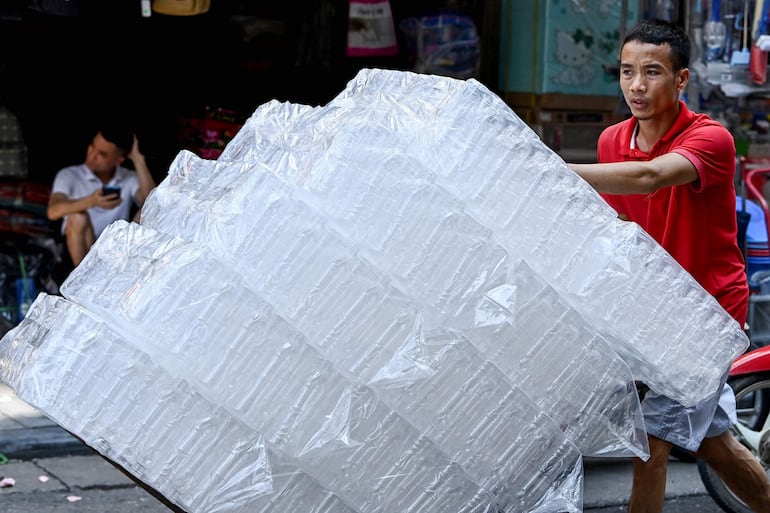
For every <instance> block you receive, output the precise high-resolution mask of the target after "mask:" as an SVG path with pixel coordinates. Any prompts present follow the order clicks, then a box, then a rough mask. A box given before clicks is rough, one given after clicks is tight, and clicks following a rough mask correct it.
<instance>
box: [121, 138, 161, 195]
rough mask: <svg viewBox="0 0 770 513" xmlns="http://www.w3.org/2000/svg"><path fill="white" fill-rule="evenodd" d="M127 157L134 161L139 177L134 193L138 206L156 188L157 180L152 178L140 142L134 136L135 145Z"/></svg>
mask: <svg viewBox="0 0 770 513" xmlns="http://www.w3.org/2000/svg"><path fill="white" fill-rule="evenodd" d="M127 157H128V158H129V159H131V162H133V163H134V171H136V177H137V178H138V179H139V189H138V190H137V191H136V194H135V195H134V201H136V204H137V205H138V206H140V207H141V206H142V205H144V200H146V199H147V196H148V195H149V194H150V191H152V190H153V189H154V188H155V180H154V179H153V178H152V173H150V168H149V167H147V162H146V161H145V159H144V154H143V153H142V152H141V151H139V142H138V140H137V139H136V137H134V145H133V146H132V147H131V151H130V152H129V153H128V155H127Z"/></svg>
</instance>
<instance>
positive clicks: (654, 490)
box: [628, 435, 671, 513]
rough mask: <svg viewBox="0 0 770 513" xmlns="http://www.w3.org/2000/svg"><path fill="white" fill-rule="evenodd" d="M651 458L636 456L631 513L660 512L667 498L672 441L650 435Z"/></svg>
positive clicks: (629, 504)
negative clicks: (645, 459) (644, 459)
mask: <svg viewBox="0 0 770 513" xmlns="http://www.w3.org/2000/svg"><path fill="white" fill-rule="evenodd" d="M647 439H648V440H649V443H650V458H649V459H648V460H647V461H643V460H642V459H641V458H634V480H633V486H632V488H631V500H630V501H629V503H628V512H629V513H660V512H661V511H663V501H664V500H665V498H666V471H667V470H668V457H669V455H670V454H671V443H670V442H667V441H665V440H661V439H660V438H656V437H654V436H652V435H648V436H647Z"/></svg>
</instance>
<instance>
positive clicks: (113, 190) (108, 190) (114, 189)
mask: <svg viewBox="0 0 770 513" xmlns="http://www.w3.org/2000/svg"><path fill="white" fill-rule="evenodd" d="M102 194H117V195H118V196H120V187H118V186H117V185H105V186H103V187H102Z"/></svg>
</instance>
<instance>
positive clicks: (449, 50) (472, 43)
mask: <svg viewBox="0 0 770 513" xmlns="http://www.w3.org/2000/svg"><path fill="white" fill-rule="evenodd" d="M399 28H400V29H401V31H402V32H403V33H404V39H405V41H407V44H406V45H405V46H406V47H407V48H408V49H409V53H411V54H413V57H414V59H415V66H414V71H416V72H418V73H429V74H432V75H445V76H449V77H454V78H460V79H467V78H478V76H479V71H480V70H481V43H480V38H479V34H478V31H477V30H476V24H475V23H474V22H473V19H472V18H471V17H470V16H468V15H466V14H462V13H452V12H437V13H434V14H428V15H426V16H423V17H421V18H406V19H404V20H402V21H401V23H400V24H399Z"/></svg>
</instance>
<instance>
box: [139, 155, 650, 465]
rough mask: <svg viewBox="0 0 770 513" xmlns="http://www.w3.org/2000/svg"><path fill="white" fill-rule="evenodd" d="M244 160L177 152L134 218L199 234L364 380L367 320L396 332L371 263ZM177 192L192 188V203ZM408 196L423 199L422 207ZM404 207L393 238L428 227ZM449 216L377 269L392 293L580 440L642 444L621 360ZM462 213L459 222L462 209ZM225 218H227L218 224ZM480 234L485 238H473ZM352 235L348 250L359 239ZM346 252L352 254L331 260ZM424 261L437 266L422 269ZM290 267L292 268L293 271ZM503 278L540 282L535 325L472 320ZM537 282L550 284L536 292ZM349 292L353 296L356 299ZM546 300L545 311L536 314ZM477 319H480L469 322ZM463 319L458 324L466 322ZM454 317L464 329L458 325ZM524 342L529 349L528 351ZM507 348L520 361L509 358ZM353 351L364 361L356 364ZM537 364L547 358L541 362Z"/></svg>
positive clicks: (638, 449)
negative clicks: (407, 219)
mask: <svg viewBox="0 0 770 513" xmlns="http://www.w3.org/2000/svg"><path fill="white" fill-rule="evenodd" d="M247 169H248V168H247V167H246V166H244V165H242V164H235V165H231V164H219V165H217V164H215V163H213V162H211V161H205V160H202V159H199V158H198V157H196V156H194V155H193V154H191V153H189V152H185V153H182V154H180V156H179V157H178V158H177V159H176V160H175V162H174V163H173V164H172V166H171V170H170V176H169V180H167V181H165V182H164V183H162V184H161V185H160V186H159V187H158V188H157V189H156V190H155V191H154V193H153V195H152V197H151V198H149V199H148V201H147V204H146V206H145V210H144V212H143V222H144V224H145V226H150V227H152V228H155V229H157V230H160V231H164V232H169V233H172V234H175V235H178V236H181V237H183V238H186V239H191V240H198V241H200V242H203V243H205V244H207V245H209V246H210V247H211V248H212V250H213V251H214V252H215V253H217V254H218V256H219V257H220V258H222V259H223V260H225V261H227V262H229V264H230V266H231V267H232V268H234V269H239V270H240V273H242V274H243V276H244V278H245V281H246V283H248V284H249V286H250V287H251V288H253V289H254V290H256V291H258V292H259V293H260V294H262V295H263V296H264V297H266V298H270V300H271V301H272V302H273V304H274V305H275V307H276V309H277V310H278V311H279V312H281V313H282V314H283V315H286V316H288V317H289V318H290V319H292V320H293V322H295V324H296V325H297V326H298V327H299V329H300V330H301V331H303V333H306V334H308V333H318V336H317V337H314V338H317V339H318V340H321V341H322V342H321V345H322V346H323V347H322V348H321V350H322V351H323V352H324V353H325V354H327V355H329V358H331V359H333V360H334V361H338V362H341V364H342V365H343V367H347V368H348V369H349V370H350V371H351V372H354V373H356V374H357V375H358V376H359V378H360V379H362V380H363V382H369V380H371V379H372V377H373V374H372V371H373V370H376V369H377V368H378V367H379V365H375V366H372V365H373V364H374V363H376V362H377V361H378V356H380V357H381V356H382V354H383V353H382V349H381V348H382V347H383V346H384V343H383V339H382V338H381V337H380V336H378V335H376V334H377V333H386V334H391V333H398V332H397V331H395V330H394V328H393V326H392V325H383V322H382V320H383V319H390V318H395V317H396V316H395V315H393V314H389V315H383V312H390V311H391V310H392V307H387V308H386V307H384V306H383V304H382V302H380V301H378V300H377V298H378V297H380V294H378V293H375V292H374V291H375V290H377V287H376V285H375V284H376V282H375V278H374V277H376V276H378V275H379V274H380V273H379V271H380V269H375V268H373V267H372V265H371V264H368V263H367V262H366V261H365V260H362V259H360V258H356V257H354V256H352V251H353V249H352V248H355V247H356V246H355V245H353V246H351V247H349V246H350V244H348V243H346V242H344V241H342V240H341V237H342V236H341V235H340V236H338V237H336V236H335V235H334V233H333V231H332V229H331V227H332V226H334V225H331V226H329V224H328V223H326V222H325V219H324V218H323V216H321V215H320V214H318V213H317V212H315V211H314V210H313V209H311V208H310V207H309V206H308V205H305V204H304V203H303V202H302V201H301V199H300V198H301V197H302V196H303V191H301V190H294V189H293V188H291V187H290V186H288V185H287V184H285V183H284V182H282V180H281V179H280V178H279V177H277V176H275V175H274V174H273V173H271V172H269V171H267V170H265V169H264V168H261V167H260V166H254V167H252V168H251V169H250V171H247ZM177 198H179V199H177ZM183 198H187V200H185V199H183ZM190 198H194V199H193V200H192V203H190ZM188 209H189V211H188ZM421 210H422V211H427V210H429V207H423V208H422V209H421ZM245 212H248V215H247V216H246V215H245V214H244V213H245ZM412 213H413V214H414V213H415V211H412ZM440 213H443V211H439V214H440ZM439 214H434V215H432V216H431V217H430V218H433V219H436V224H437V225H438V226H439V227H440V228H443V227H444V226H445V223H443V222H442V221H443V219H442V217H449V218H452V215H451V214H458V213H457V212H450V215H449V216H441V215H439ZM455 217H460V216H459V215H455ZM416 219H418V220H419V221H420V222H419V223H415V222H412V223H409V226H403V227H402V228H403V229H400V230H399V229H398V228H399V227H396V228H391V229H390V230H389V231H390V232H399V233H400V237H401V238H403V239H404V240H406V239H409V238H410V234H411V236H414V231H415V229H418V228H415V229H411V226H416V225H421V226H422V227H424V226H428V227H429V228H430V227H431V226H430V223H429V222H428V219H429V216H428V215H425V216H421V215H417V216H416ZM402 224H403V225H406V224H407V223H402ZM457 224H458V223H455V224H452V225H451V226H454V228H455V229H454V232H453V231H452V230H444V232H443V233H446V234H447V235H448V239H447V240H448V241H449V242H448V243H446V244H445V245H444V246H443V247H439V248H438V249H437V248H436V246H435V245H433V246H431V245H428V244H425V245H423V246H424V247H423V248H420V249H419V250H415V251H414V252H413V255H412V256H411V257H410V258H408V259H407V258H402V259H401V261H402V262H412V263H413V264H410V265H407V264H404V265H401V266H400V267H402V268H403V269H404V270H405V272H398V273H396V272H395V271H396V270H395V269H390V275H389V276H390V278H392V279H393V282H394V283H400V284H401V286H402V287H403V290H406V291H408V292H409V294H406V293H405V295H411V296H414V297H416V298H418V301H419V300H422V302H423V304H422V305H421V306H423V308H421V309H420V311H421V313H422V315H424V316H425V318H426V321H425V324H426V325H427V326H428V327H431V326H453V327H455V328H456V329H458V330H460V331H461V333H460V334H459V335H458V336H457V337H454V338H452V337H447V338H446V340H454V341H455V342H453V343H454V344H456V343H457V342H456V341H457V340H459V339H460V338H467V339H468V340H469V341H470V342H471V343H473V344H475V345H476V346H478V347H480V348H482V353H481V354H482V356H483V357H484V358H489V353H488V351H489V350H490V349H491V348H494V349H495V352H494V355H493V357H492V358H489V359H490V360H491V361H493V362H495V365H497V366H498V367H500V368H501V369H502V370H503V371H504V372H505V373H506V375H508V376H509V377H510V378H511V379H513V380H514V382H516V383H520V384H521V385H522V387H524V388H525V389H526V391H527V392H528V393H529V394H530V396H532V398H533V400H535V401H538V402H539V401H546V399H544V398H540V396H541V395H542V394H543V393H544V392H546V391H549V393H550V394H551V395H550V397H549V399H547V402H548V405H549V406H550V407H549V408H548V409H547V410H546V411H548V412H549V415H550V416H551V417H553V419H554V421H555V422H556V423H557V424H559V425H560V426H563V429H564V431H565V433H567V434H568V435H569V436H570V438H571V439H572V440H573V441H574V442H575V443H576V444H577V445H578V447H580V449H581V451H582V452H583V453H584V454H591V455H619V456H628V455H631V454H637V455H641V456H646V454H647V443H646V436H645V434H644V428H643V421H642V418H641V411H640V410H639V403H638V399H637V396H636V389H635V387H634V385H633V378H632V376H631V372H630V369H629V368H628V366H627V365H626V364H625V363H624V362H623V361H622V360H621V359H620V358H619V357H618V355H617V354H616V353H615V352H614V351H613V350H612V348H611V347H610V346H609V345H608V344H607V343H606V341H604V340H603V339H602V338H601V337H599V336H598V335H597V333H596V332H594V331H592V330H591V329H590V327H589V326H587V324H586V323H585V321H583V320H582V319H581V318H580V317H579V316H578V315H576V314H575V312H574V311H572V310H571V308H570V307H569V306H568V305H567V304H566V303H565V302H563V301H560V300H559V297H558V295H557V294H555V293H554V292H553V290H552V289H550V287H547V286H546V285H545V284H543V283H541V282H540V280H538V279H536V278H535V277H534V276H532V274H533V272H532V270H531V269H530V268H529V267H528V266H526V264H524V263H523V262H518V265H516V266H514V262H510V261H509V260H510V259H509V258H508V255H507V253H506V252H505V251H503V250H500V249H499V247H496V246H495V245H494V243H493V242H492V241H489V240H487V241H483V242H484V243H483V244H482V243H478V244H477V243H476V242H477V240H478V237H477V239H473V240H472V241H471V242H472V244H468V243H463V242H464V239H463V238H462V236H463V235H465V234H466V233H471V234H473V235H476V236H478V234H482V235H483V234H484V232H483V230H476V231H473V230H466V231H463V230H460V229H458V228H457ZM469 224H471V226H473V223H472V220H471V222H470V223H469ZM233 226H237V227H238V228H237V229H233V228H230V227H233ZM426 237H427V235H426ZM412 238H413V240H421V239H419V238H417V237H412ZM402 245H403V244H402ZM485 248H492V250H491V251H485ZM358 249H359V250H358V254H364V253H366V251H365V250H363V249H361V248H358ZM287 255H291V258H293V259H298V260H300V261H302V262H305V264H304V265H302V266H300V268H299V270H297V269H295V266H288V265H286V263H285V260H287ZM346 255H350V256H346ZM442 257H443V258H442ZM351 260H353V261H354V263H347V264H345V262H350V261H351ZM355 262H357V263H355ZM426 262H427V263H430V264H431V265H426V264H425V263H426ZM453 262H459V264H456V265H455V267H453V268H451V269H450V270H445V269H446V267H445V266H448V265H449V264H452V263H453ZM471 264H472V265H471ZM388 267H391V266H388ZM396 267H399V266H396ZM356 268H357V269H356ZM420 268H422V269H424V271H423V272H422V273H419V272H415V273H411V272H410V271H411V270H412V269H420ZM348 269H356V270H355V272H354V275H353V276H354V277H355V280H356V281H359V282H360V281H361V278H362V277H364V278H365V279H364V281H363V284H358V285H356V286H355V287H353V289H357V290H362V291H366V294H365V295H364V294H358V293H357V294H351V293H350V292H345V293H342V294H340V293H339V291H340V290H342V289H343V288H344V285H347V284H348V283H350V278H349V277H348V276H346V275H345V273H347V274H349V273H350V271H349V270H348ZM431 269H432V270H433V271H434V273H435V274H436V275H437V276H432V275H431V274H430V272H429V271H430V270H431ZM440 270H444V272H440ZM300 271H301V273H302V274H301V276H300V275H298V274H296V273H297V272H300ZM332 272H333V273H334V274H333V275H332ZM386 274H387V273H386ZM416 276H422V277H423V279H417V278H416ZM436 284H437V285H436ZM503 284H507V285H508V286H509V287H516V288H518V297H519V299H520V301H521V302H522V304H523V303H525V302H526V300H528V299H529V298H531V297H535V296H537V295H542V296H543V298H542V299H541V300H544V301H545V303H544V304H543V307H544V308H545V309H544V310H543V313H544V315H543V316H542V320H543V323H544V324H545V325H546V326H543V329H542V330H541V331H539V332H537V331H535V330H532V329H527V330H525V329H523V328H522V326H519V323H517V322H515V321H514V319H515V317H516V315H515V314H513V315H511V314H508V315H507V316H505V317H501V316H500V315H497V316H496V318H497V319H498V321H496V322H491V321H490V319H491V317H490V316H487V317H486V319H485V320H484V321H483V322H482V321H480V320H479V312H478V311H477V310H476V309H477V307H478V306H479V305H480V304H481V303H482V301H484V299H485V297H484V294H483V291H491V290H494V289H496V288H499V287H502V286H503ZM385 286H386V285H384V284H383V285H382V287H385ZM544 288H547V289H548V290H550V292H551V293H550V294H547V293H546V294H542V290H543V289H544ZM349 290H350V287H349ZM359 297H362V298H363V297H365V298H366V300H365V301H364V300H360V301H359ZM307 298H311V299H312V301H308V300H307ZM418 304H419V303H418ZM431 306H432V307H433V308H430V307H431ZM509 306H510V305H509ZM554 312H558V313H554ZM552 313H553V314H554V316H551V315H549V314H552ZM535 315H536V316H537V313H535ZM398 316H399V317H403V314H399V315H398ZM561 316H565V318H566V319H569V321H564V323H562V324H563V325H565V326H569V330H567V329H561V330H557V329H556V328H554V329H551V328H550V326H547V325H548V324H549V323H553V322H554V321H555V320H558V319H559V318H560V317H561ZM543 323H540V324H538V325H537V326H541V325H543ZM480 324H483V325H484V326H485V329H483V330H482V329H473V328H476V327H477V326H479V325H480ZM498 324H499V325H498ZM471 329H472V335H471V334H470V333H469V332H468V330H471ZM463 330H465V331H466V333H467V334H468V336H467V337H466V336H464V335H463V334H462V331H463ZM408 336H414V335H413V334H409V333H398V337H399V338H404V339H405V338H406V337H408ZM360 340H376V341H377V342H376V343H375V344H373V345H372V348H376V350H377V351H378V352H379V355H377V354H372V353H363V354H362V353H361V351H360V350H359V349H358V347H357V346H358V344H360V342H359V341H360ZM546 348H549V349H550V351H549V349H546ZM536 353H537V354H539V355H541V356H539V357H536V358H533V356H532V355H533V354H536ZM547 354H548V355H550V356H551V358H550V359H549V360H545V359H544V355H547ZM520 360H521V361H523V362H527V363H528V365H526V366H525V365H521V364H519V361H520ZM348 362H349V363H348ZM534 362H536V363H534ZM365 365H366V366H369V369H368V370H367V369H366V368H365V367H364V366H365ZM543 368H548V369H550V371H551V372H550V373H549V374H547V375H546V374H544V373H543V371H542V369H543ZM554 376H560V377H561V378H562V379H561V380H560V381H559V382H558V386H557V385H555V384H550V383H549V384H544V383H543V380H544V378H545V379H546V380H547V379H551V378H553V377H554ZM423 385H424V384H423ZM587 398H590V400H588V399H587ZM607 413H609V415H607Z"/></svg>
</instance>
